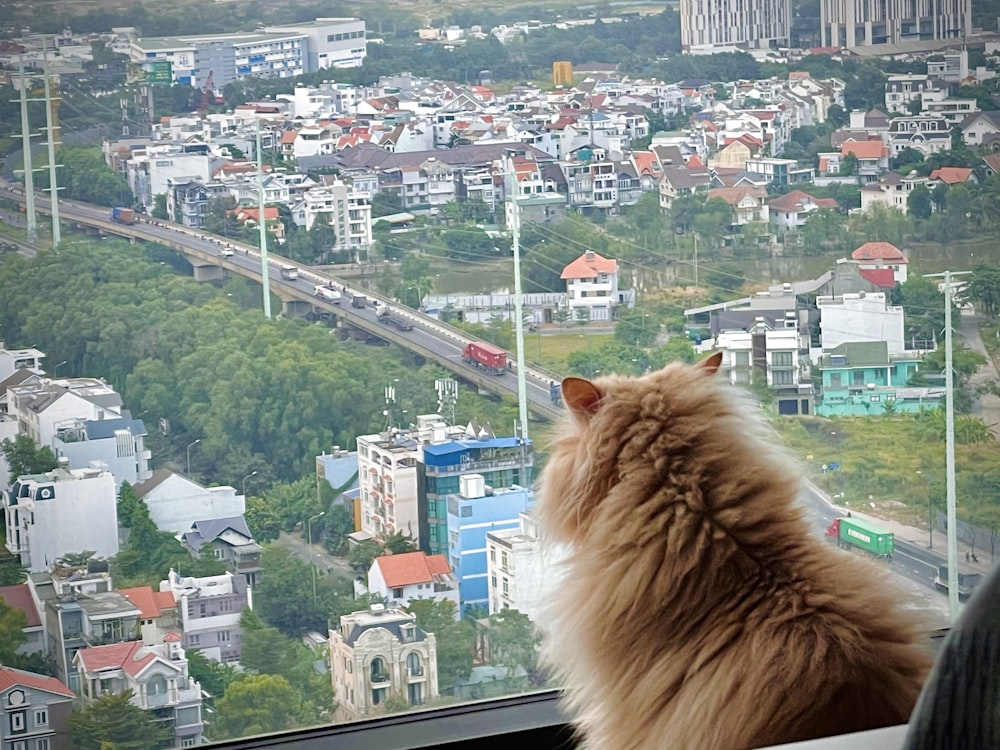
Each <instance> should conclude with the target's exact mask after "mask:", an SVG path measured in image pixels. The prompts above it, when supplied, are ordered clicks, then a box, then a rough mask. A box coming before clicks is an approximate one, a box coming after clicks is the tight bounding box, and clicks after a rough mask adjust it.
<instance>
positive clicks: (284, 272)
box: [281, 266, 299, 281]
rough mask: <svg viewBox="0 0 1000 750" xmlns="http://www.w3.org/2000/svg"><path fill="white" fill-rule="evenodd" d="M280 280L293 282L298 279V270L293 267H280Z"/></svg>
mask: <svg viewBox="0 0 1000 750" xmlns="http://www.w3.org/2000/svg"><path fill="white" fill-rule="evenodd" d="M281 278H283V279H288V280H289V281H295V279H297V278H299V269H297V268H296V267H295V266H282V267H281Z"/></svg>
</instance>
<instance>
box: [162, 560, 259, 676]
mask: <svg viewBox="0 0 1000 750" xmlns="http://www.w3.org/2000/svg"><path fill="white" fill-rule="evenodd" d="M160 591H164V592H165V591H169V592H171V593H172V594H173V595H174V600H175V601H176V602H177V611H178V613H179V615H180V618H181V629H182V630H183V632H184V644H183V645H184V648H186V649H194V650H195V651H201V652H202V654H204V655H205V656H207V657H208V658H209V659H215V660H216V661H221V662H225V663H231V662H237V661H239V660H240V653H241V651H242V647H243V630H242V629H241V628H240V617H241V616H242V615H243V610H244V608H246V607H247V606H250V607H251V608H252V603H251V602H252V598H253V597H252V593H251V589H250V588H249V586H247V581H246V578H244V577H243V576H241V575H233V574H232V573H224V574H223V575H220V576H206V577H204V578H193V577H190V576H181V575H180V574H179V573H177V571H175V570H174V569H173V568H171V569H170V573H169V576H168V578H167V580H166V581H160Z"/></svg>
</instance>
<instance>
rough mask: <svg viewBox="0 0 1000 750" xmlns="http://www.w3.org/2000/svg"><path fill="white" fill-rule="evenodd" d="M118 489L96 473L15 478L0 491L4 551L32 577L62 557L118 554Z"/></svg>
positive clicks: (59, 471)
mask: <svg viewBox="0 0 1000 750" xmlns="http://www.w3.org/2000/svg"><path fill="white" fill-rule="evenodd" d="M117 494H118V493H117V488H116V487H115V480H114V477H113V476H112V475H111V473H110V472H107V471H102V470H100V469H71V470H67V469H63V468H58V469H53V470H52V471H49V472H46V473H45V474H29V475H25V476H22V477H18V480H17V481H16V482H14V485H13V487H11V488H10V489H9V490H4V492H3V501H2V502H3V509H4V517H5V520H6V524H7V543H6V546H7V549H8V550H9V551H10V552H11V554H14V555H17V556H18V557H19V558H20V560H21V564H22V565H23V566H25V567H26V568H27V569H28V570H30V571H31V572H33V573H40V572H44V571H47V570H48V569H49V568H50V567H51V566H52V565H54V564H55V562H56V560H58V559H59V558H60V557H62V556H63V555H66V554H70V553H74V552H82V551H83V550H93V552H94V553H95V554H96V555H97V556H98V557H102V558H109V557H114V556H115V555H117V554H118V505H117Z"/></svg>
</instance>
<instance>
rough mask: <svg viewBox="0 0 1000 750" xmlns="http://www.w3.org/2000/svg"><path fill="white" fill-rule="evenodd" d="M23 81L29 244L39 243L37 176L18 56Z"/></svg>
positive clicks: (22, 119)
mask: <svg viewBox="0 0 1000 750" xmlns="http://www.w3.org/2000/svg"><path fill="white" fill-rule="evenodd" d="M17 72H18V75H19V76H20V79H21V151H22V152H23V153H24V210H25V216H26V217H27V224H28V242H31V243H35V242H37V241H38V215H37V214H36V213H35V175H34V173H33V172H32V169H31V129H30V126H29V125H28V89H27V85H28V84H27V81H25V78H24V58H23V57H22V56H21V55H18V56H17Z"/></svg>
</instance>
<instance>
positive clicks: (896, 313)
mask: <svg viewBox="0 0 1000 750" xmlns="http://www.w3.org/2000/svg"><path fill="white" fill-rule="evenodd" d="M816 307H817V308H818V309H819V314H820V345H821V347H822V349H823V351H824V352H829V351H830V350H832V349H836V348H837V347H838V346H840V345H841V344H847V343H856V342H863V341H884V342H885V343H886V345H887V346H888V351H889V356H894V355H899V354H902V353H903V352H905V351H906V338H905V328H904V320H903V308H902V307H899V306H898V305H890V304H889V301H888V299H887V298H886V295H885V293H884V292H858V293H857V294H843V295H839V296H836V297H824V296H820V297H817V298H816Z"/></svg>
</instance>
